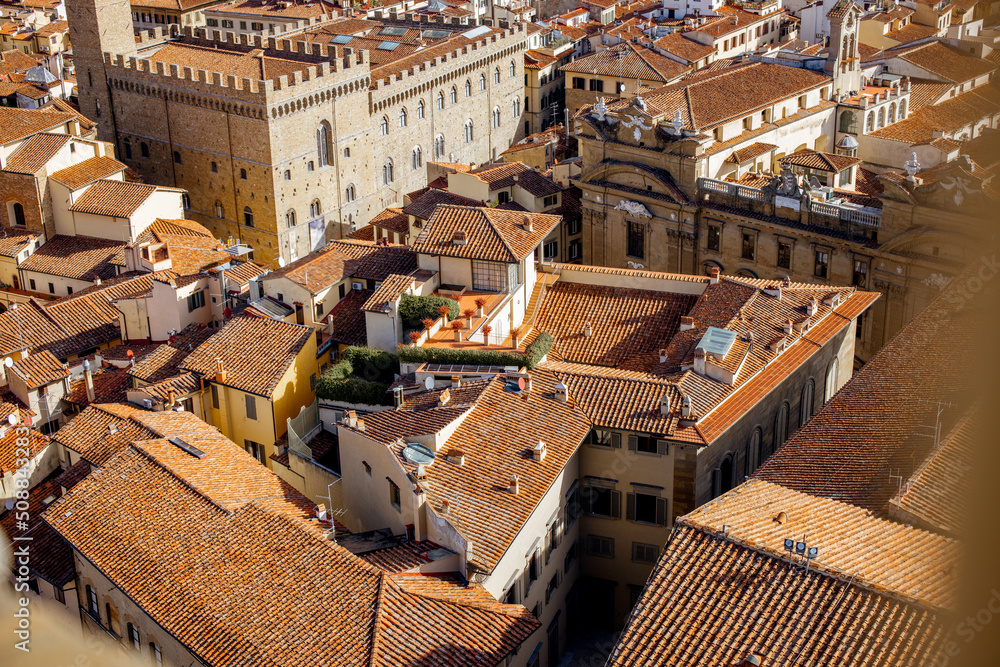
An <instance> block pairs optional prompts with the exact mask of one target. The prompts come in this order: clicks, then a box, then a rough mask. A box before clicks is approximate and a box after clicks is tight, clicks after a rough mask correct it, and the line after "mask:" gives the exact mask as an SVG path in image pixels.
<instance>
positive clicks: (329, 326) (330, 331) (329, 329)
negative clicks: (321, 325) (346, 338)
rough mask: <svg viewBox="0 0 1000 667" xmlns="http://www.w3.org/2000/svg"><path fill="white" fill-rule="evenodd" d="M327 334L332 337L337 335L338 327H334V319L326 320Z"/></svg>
mask: <svg viewBox="0 0 1000 667" xmlns="http://www.w3.org/2000/svg"><path fill="white" fill-rule="evenodd" d="M326 332H327V333H328V334H330V335H331V336H332V335H334V334H335V333H337V327H335V326H333V317H330V318H328V319H327V320H326Z"/></svg>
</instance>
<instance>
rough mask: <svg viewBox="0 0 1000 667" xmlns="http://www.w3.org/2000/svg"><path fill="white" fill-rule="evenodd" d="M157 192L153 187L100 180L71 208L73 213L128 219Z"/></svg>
mask: <svg viewBox="0 0 1000 667" xmlns="http://www.w3.org/2000/svg"><path fill="white" fill-rule="evenodd" d="M154 192H156V188H155V187H154V186H152V185H145V184H143V183H126V182H123V181H106V180H99V181H97V182H95V183H94V184H93V185H91V186H90V187H89V188H88V189H87V191H86V192H85V193H83V196H82V197H80V198H79V199H77V200H76V201H75V202H74V203H73V205H72V206H71V207H70V210H71V211H76V212H79V213H91V214H94V215H105V216H109V217H115V218H128V217H129V216H131V215H132V214H133V213H135V212H136V210H137V209H138V208H139V207H140V206H142V205H143V204H144V203H145V202H146V200H147V199H149V197H150V195H152V194H153V193H154Z"/></svg>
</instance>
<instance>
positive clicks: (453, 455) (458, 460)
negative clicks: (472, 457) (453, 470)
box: [445, 449, 465, 466]
mask: <svg viewBox="0 0 1000 667" xmlns="http://www.w3.org/2000/svg"><path fill="white" fill-rule="evenodd" d="M445 456H446V458H447V459H448V461H450V462H452V463H454V464H455V465H460V466H464V465H465V452H463V451H462V450H460V449H453V450H451V451H450V452H448V453H447V454H446V455H445Z"/></svg>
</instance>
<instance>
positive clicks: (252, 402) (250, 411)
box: [244, 394, 257, 419]
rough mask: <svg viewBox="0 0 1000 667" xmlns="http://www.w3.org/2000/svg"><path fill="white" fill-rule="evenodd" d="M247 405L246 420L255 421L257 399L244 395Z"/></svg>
mask: <svg viewBox="0 0 1000 667" xmlns="http://www.w3.org/2000/svg"><path fill="white" fill-rule="evenodd" d="M244 398H246V403H247V419H257V399H256V397H254V396H251V395H250V394H244Z"/></svg>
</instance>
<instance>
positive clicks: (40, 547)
mask: <svg viewBox="0 0 1000 667" xmlns="http://www.w3.org/2000/svg"><path fill="white" fill-rule="evenodd" d="M61 493H62V488H61V487H60V486H59V485H58V484H57V483H56V482H55V479H54V478H53V477H49V478H48V479H46V480H44V481H43V482H42V483H41V484H39V485H38V486H36V487H35V488H33V489H31V491H30V493H29V495H28V510H27V514H28V529H27V530H20V529H19V528H18V527H17V521H16V518H17V516H18V515H19V514H20V513H21V511H16V510H7V511H5V512H3V513H2V514H0V526H2V527H3V531H4V532H5V533H6V534H7V537H8V539H11V540H13V539H14V538H16V537H30V538H31V542H30V543H28V544H31V549H30V553H31V559H30V560H31V564H30V567H31V571H32V572H34V573H35V574H36V575H38V576H39V577H41V578H42V579H44V580H45V581H48V582H49V583H51V584H53V585H55V586H58V587H60V588H61V587H63V586H65V585H66V584H67V583H69V582H70V581H72V580H73V577H74V576H76V567H75V565H74V563H73V550H72V549H71V548H70V546H69V544H67V543H66V540H64V539H63V538H62V537H60V536H59V534H58V533H57V532H56V531H54V530H52V528H50V527H49V525H48V524H46V523H45V522H44V521H42V513H43V512H44V510H45V508H46V507H48V506H49V505H50V504H51V502H52V497H53V496H55V497H56V498H58V497H59V495H60V494H61ZM46 501H49V502H46ZM25 543H26V542H22V543H21V544H25Z"/></svg>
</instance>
